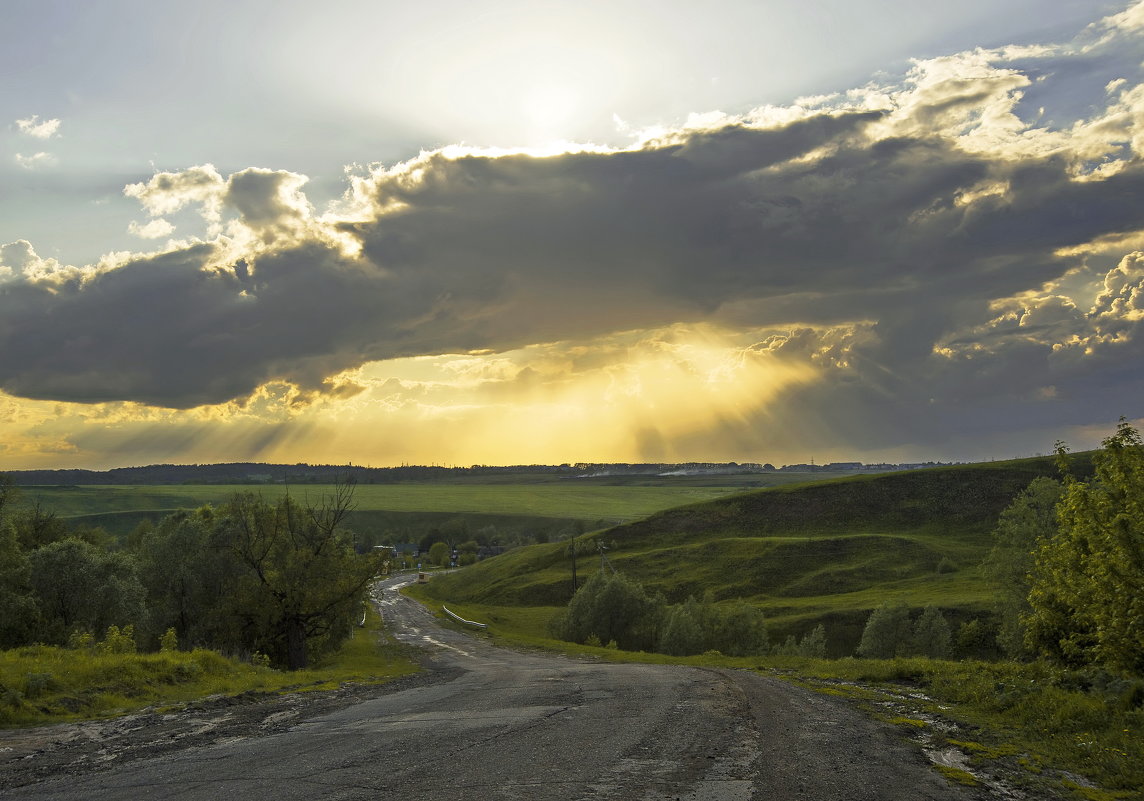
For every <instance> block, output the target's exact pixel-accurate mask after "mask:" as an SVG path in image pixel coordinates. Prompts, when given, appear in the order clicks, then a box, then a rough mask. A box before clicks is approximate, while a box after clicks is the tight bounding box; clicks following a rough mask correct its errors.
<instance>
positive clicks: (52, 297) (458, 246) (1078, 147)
mask: <svg viewBox="0 0 1144 801" xmlns="http://www.w3.org/2000/svg"><path fill="white" fill-rule="evenodd" d="M1141 8H1144V5H1142V6H1136V7H1134V8H1133V9H1130V10H1128V11H1125V12H1124V13H1123V14H1120V15H1117V16H1115V17H1110V18H1109V19H1106V20H1104V21H1102V22H1100V23H1098V24H1096V25H1094V26H1092V27H1090V28H1089V29H1088V30H1086V31H1085V32H1084V33H1083V34H1082V36H1081V37H1080V38H1078V39H1077V40H1076V41H1075V42H1071V43H1068V44H1066V45H1061V46H1041V47H1036V48H1008V49H1000V50H990V51H983V50H982V51H975V52H972V53H963V54H959V55H955V56H950V57H947V58H939V59H933V60H929V61H923V62H917V63H915V64H914V65H913V66H912V68H911V69H910V71H909V72H908V73H907V74H906V75H905V76H904V78H903V79H902V81H901V82H900V83H899V84H895V85H877V86H875V85H871V86H867V87H863V88H861V89H858V90H855V91H853V92H851V93H848V94H846V95H839V96H832V97H826V98H815V99H807V100H804V101H801V102H800V103H799V104H796V105H794V106H791V107H787V108H782V109H780V108H773V107H768V108H762V109H758V110H756V111H753V112H751V113H748V114H746V115H743V116H740V117H730V116H725V115H710V116H705V117H704V116H697V117H695V118H693V119H692V120H690V121H689V123H688V124H687V125H685V126H683V127H681V128H679V129H674V130H663V131H657V132H651V133H647V134H645V135H644V136H643V137H642V138H640V140H639V142H638V143H637V144H634V145H632V146H631V147H628V148H621V149H614V148H604V147H595V146H593V147H588V146H585V147H582V148H578V149H577V148H573V149H568V150H565V151H563V152H554V153H546V154H537V153H530V152H491V151H484V150H477V149H465V148H461V147H448V148H443V149H439V150H435V151H432V152H426V153H423V154H421V155H420V156H418V157H417V158H415V159H412V160H410V161H407V162H403V163H400V164H396V165H392V166H385V165H372V166H370V167H369V168H366V169H364V170H359V171H357V172H356V173H355V174H354V175H353V176H352V177H351V179H350V186H349V188H348V190H347V191H346V193H345V195H344V197H342V198H341V200H340V201H339V202H338V203H336V204H334V206H332V207H331V208H330V209H328V210H326V211H324V212H320V211H319V210H317V209H315V208H314V207H313V205H312V204H311V203H310V201H309V200H308V199H307V197H306V195H305V193H304V189H305V184H306V180H307V179H306V177H305V176H302V175H298V174H296V173H292V172H287V171H274V170H266V169H246V170H241V171H238V172H235V173H233V174H230V175H228V176H225V177H224V175H223V174H221V173H220V172H219V171H218V170H217V169H216V168H215V167H213V166H212V165H209V164H205V165H201V166H197V167H192V168H190V169H187V170H184V171H181V172H163V173H159V174H156V175H155V176H153V177H152V178H151V179H149V180H148V181H145V182H140V183H134V184H131V185H129V186H127V187H126V189H125V190H124V191H125V194H126V195H127V196H129V197H132V198H135V199H137V200H138V201H139V202H140V204H141V205H142V207H143V209H144V210H145V211H146V212H147V213H148V214H149V215H151V217H152V218H153V219H151V220H150V221H149V222H147V223H138V222H136V223H132V224H131V229H130V230H131V231H132V233H135V234H136V235H138V236H141V237H145V238H162V237H164V236H167V235H169V234H171V233H172V232H173V230H174V227H173V225H172V224H171V223H170V222H169V221H168V220H167V219H166V217H167V216H168V215H172V214H175V213H177V212H180V211H183V210H185V209H195V210H197V212H198V213H199V214H200V215H201V218H202V221H203V224H204V225H205V230H204V236H203V238H200V239H192V240H188V241H187V242H185V243H182V244H179V243H171V244H169V245H168V246H167V248H166V249H165V250H163V251H160V252H155V253H147V254H127V255H120V256H116V257H114V258H111V259H108V260H105V262H104V263H101V264H98V265H91V266H88V267H84V268H67V267H64V266H61V265H59V264H55V263H49V262H46V261H45V260H43V259H40V258H39V257H38V256H36V254H35V252H34V251H33V250H32V248H31V246H30V245H28V244H27V243H24V242H20V243H16V244H14V245H10V246H6V247H5V250H4V251H3V261H2V262H0V264H2V266H0V387H2V388H3V390H4V391H6V392H8V393H10V394H12V395H15V396H21V397H26V398H40V399H51V400H60V401H73V402H85V403H88V402H112V401H133V402H139V403H143V404H150V405H154V406H158V407H167V408H171V409H188V408H191V407H197V406H201V405H204V404H225V403H231V402H239V403H245V402H249V401H247V400H246V399H249V398H254V397H258V393H259V392H263V391H265V387H267V386H281V387H289V388H290V389H289V392H291V393H294V394H293V395H292V396H291V397H292V400H291V404H292V405H293V406H296V407H303V406H305V405H306V404H307V403H320V402H323V401H322V400H321V399H322V398H327V399H328V398H333V397H338V398H343V399H344V398H351V397H352V398H353V400H352V401H346V402H347V403H350V402H353V403H364V402H365V401H366V399H367V398H368V399H369V402H370V403H373V404H375V406H376V405H383V406H386V407H387V408H389V409H391V410H398V409H406V410H408V409H409V408H411V407H410V404H415V405H417V408H418V409H419V410H420V412H419V413H428V412H427V411H426V410H429V409H432V408H434V397H435V395H436V394H437V392H438V389H439V388H440V387H442V386H444V387H447V388H448V391H449V392H450V393H453V395H452V397H454V398H455V397H456V394H455V393H456V392H458V391H459V388H461V389H464V390H465V392H466V393H468V394H467V395H466V397H467V398H469V400H470V402H472V403H476V404H479V405H481V407H482V408H488V409H490V411H489V415H490V418H489V419H488V420H486V421H485V428H484V429H483V430H485V431H486V432H487V431H488V430H490V427H492V428H495V425H494V424H493V423H492V422H491V415H492V414H493V411H491V410H495V409H496V408H500V411H501V412H502V413H503V410H504V409H503V404H504V403H507V400H506V399H507V398H509V397H512V398H516V399H518V402H519V399H520V398H522V397H529V398H532V402H535V403H548V404H550V406H551V409H556V408H558V407H561V406H562V405H563V408H572V407H575V406H576V405H577V404H580V405H583V406H591V405H592V404H593V400H592V398H595V399H596V401H595V403H596V405H597V407H598V408H610V409H613V410H614V414H612V416H611V417H608V415H603V417H604V418H605V419H609V420H611V421H612V422H613V423H615V424H616V425H617V426H622V427H624V428H625V430H628V431H631V432H634V433H633V434H632V436H633V437H635V440H636V441H635V442H633V443H632V444H631V448H630V450H632V451H637V452H639V453H641V454H643V455H645V456H647V457H648V458H661V457H665V456H668V455H681V456H682V455H686V453H687V452H688V450H687V449H688V448H691V449H694V448H697V447H702V443H701V442H700V438H706V442H707V443H708V446H709V447H711V448H712V449H713V450H716V451H720V452H726V451H727V450H729V449H732V448H735V447H740V448H741V447H743V443H744V442H747V443H748V444H749V445H750V447H751V448H766V447H773V448H778V447H794V446H795V445H796V444H797V443H798V442H800V441H802V442H805V441H807V440H808V439H811V438H814V437H817V438H819V440H821V439H824V438H829V437H842V436H844V437H846V438H847V441H848V442H849V443H851V444H853V445H855V446H862V447H875V446H877V445H880V444H885V443H895V442H907V441H912V442H917V441H920V440H925V441H928V442H933V443H940V442H943V441H944V439H945V438H947V437H950V436H952V435H953V434H954V433H955V432H958V431H965V430H967V429H973V430H978V431H981V430H983V429H984V428H988V427H990V426H996V427H998V428H1003V427H1005V426H1007V425H1012V424H1013V421H1014V420H1017V419H1020V420H1023V421H1025V422H1030V421H1031V422H1032V423H1034V424H1037V425H1041V424H1043V425H1045V426H1051V425H1063V424H1069V425H1073V424H1082V423H1085V422H1088V421H1090V420H1091V419H1092V416H1093V415H1094V414H1098V415H1106V416H1108V417H1110V418H1113V419H1114V418H1115V417H1116V416H1118V415H1119V414H1122V413H1131V412H1133V411H1134V410H1133V409H1130V408H1127V406H1128V405H1129V404H1130V403H1132V402H1134V401H1133V400H1132V399H1135V398H1138V397H1140V390H1141V389H1144V379H1141V378H1140V377H1139V376H1138V375H1137V371H1136V370H1135V369H1134V367H1133V366H1134V365H1139V364H1140V363H1142V361H1141V359H1142V357H1144V338H1142V337H1141V331H1140V325H1141V320H1142V319H1144V266H1142V265H1144V255H1141V252H1140V250H1139V249H1140V248H1141V247H1144V160H1142V158H1141V156H1142V155H1144V86H1142V85H1141V83H1140V77H1141V75H1140V67H1139V64H1140V61H1141V59H1140V57H1139V56H1140V54H1141V48H1140V42H1139V41H1138V40H1139V30H1140V29H1141V28H1142V27H1144V16H1142V14H1144V12H1141V11H1140V9H1141ZM1058 77H1060V79H1061V80H1062V81H1063V82H1064V84H1065V85H1066V88H1069V91H1070V92H1071V91H1072V89H1073V88H1077V87H1082V86H1083V87H1086V92H1085V93H1084V96H1085V97H1086V98H1087V99H1086V102H1085V106H1084V113H1083V114H1079V115H1078V114H1077V113H1076V108H1077V105H1076V103H1074V102H1073V101H1072V100H1070V99H1069V98H1067V97H1064V95H1068V94H1069V92H1064V93H1063V95H1061V96H1060V98H1058V99H1059V107H1057V108H1056V110H1055V111H1054V110H1053V109H1052V108H1050V110H1049V111H1048V112H1046V111H1045V110H1044V109H1045V108H1046V107H1049V106H1050V103H1049V101H1048V99H1046V98H1048V95H1049V94H1050V93H1049V89H1050V88H1051V86H1052V84H1053V82H1054V80H1056V79H1057V78H1058ZM1082 77H1083V81H1082V80H1081V78H1082ZM1094 85H1095V86H1096V87H1097V88H1098V90H1099V91H1098V92H1097V93H1095V94H1093V93H1091V92H1089V91H1087V90H1088V89H1091V87H1092V86H1094ZM1077 91H1079V89H1077ZM1034 101H1035V102H1036V103H1037V105H1036V106H1033V105H1032V103H1033V102H1034ZM1050 114H1058V115H1059V116H1058V117H1057V120H1058V121H1057V122H1054V121H1053V119H1052V118H1050V116H1049V115H1050ZM23 122H28V125H29V127H36V126H38V127H36V129H37V130H38V129H39V128H42V127H43V126H45V125H48V123H47V122H44V123H36V118H32V119H31V120H28V121H21V124H22V123H23ZM50 122H56V121H50ZM54 130H55V129H54V128H53V129H52V131H53V132H54ZM29 132H30V131H29ZM37 135H39V134H37ZM49 135H50V134H49ZM182 230H184V228H183V225H182V223H180V231H182ZM673 326H682V329H676V328H673ZM665 330H686V331H688V332H690V333H689V336H691V337H696V336H699V335H698V334H696V332H702V331H706V332H708V334H707V335H708V336H710V337H714V338H715V339H717V340H718V341H719V343H720V344H719V346H718V347H713V346H712V347H707V348H702V347H701V348H699V350H695V348H696V347H697V346H696V344H695V341H694V340H693V339H686V340H680V341H672V340H671V338H670V337H664V336H660V335H658V334H656V335H652V334H651V333H650V332H655V331H661V332H662V331H665ZM622 332H629V335H630V336H633V337H636V339H637V340H638V341H639V342H640V343H642V344H640V346H639V348H635V346H632V345H629V346H628V347H627V349H621V350H616V349H615V348H614V341H615V340H612V339H610V338H613V337H618V336H620V335H621V333H622ZM630 332H635V333H630ZM640 332H643V333H640ZM712 332H715V333H712ZM607 342H613V345H606V344H605V343H607ZM542 343H549V344H548V345H545V346H543V347H547V348H549V349H550V350H548V351H546V355H545V356H544V358H541V357H540V356H538V355H537V352H535V351H531V352H530V351H527V349H529V348H540V347H542ZM576 343H580V344H579V345H577V344H576ZM586 343H591V344H586ZM649 343H656V344H654V345H652V344H649ZM577 347H579V348H581V350H580V351H579V352H577V351H576V348H577ZM522 349H524V350H522ZM689 349H690V350H689ZM621 351H622V352H621ZM652 351H654V352H655V353H656V354H659V355H657V356H652V355H649V354H650V353H651V352H652ZM468 352H471V353H472V355H471V356H469V357H463V356H455V357H452V358H451V360H450V361H449V364H450V367H449V368H448V370H447V371H446V372H447V373H448V374H449V375H451V376H452V379H451V380H448V381H446V380H444V379H442V380H439V381H438V382H437V383H436V384H434V383H433V382H418V381H401V382H398V383H396V384H394V383H389V382H386V381H382V382H375V381H371V380H367V379H366V378H363V377H362V376H356V377H355V374H354V371H356V370H358V369H359V368H362V366H363V365H370V364H375V363H378V362H385V361H386V360H395V359H404V358H412V357H421V356H428V355H434V354H465V353H468ZM509 352H516V353H518V354H520V353H524V352H529V353H531V356H529V357H528V358H525V357H524V356H519V355H518V356H516V357H513V358H511V359H508V358H507V357H505V356H504V354H506V353H509ZM557 352H558V353H559V354H560V358H559V359H555V354H556V353H557ZM637 352H638V358H637ZM697 354H699V355H697ZM715 354H719V355H715ZM593 360H595V361H596V364H597V365H599V366H596V367H593V366H590V364H591V363H592V362H593ZM554 364H555V365H558V366H557V367H553V366H552V365H554ZM619 365H626V367H622V368H621V367H620V366H619ZM685 376H686V377H688V378H687V380H688V381H690V382H691V383H690V384H688V386H691V387H704V388H706V389H703V390H702V391H700V390H696V392H697V393H698V394H697V396H696V397H695V398H685V393H680V392H679V389H680V387H682V386H684V383H683V378H684V377H685ZM719 376H724V378H725V379H726V380H724V379H720V378H719ZM604 379H606V380H604ZM435 387H437V389H435ZM260 388H261V389H260ZM619 388H626V389H622V390H621V389H619ZM708 389H709V390H710V391H707V390H708ZM622 392H628V393H636V392H639V393H642V394H643V396H644V397H645V398H646V397H651V396H655V395H660V396H662V397H671V398H673V403H674V404H675V405H676V407H677V409H676V412H679V413H678V414H677V415H676V416H675V417H673V418H672V420H673V421H676V422H665V421H666V418H664V421H661V422H659V423H658V424H657V423H656V422H655V421H641V419H640V417H641V415H640V414H638V413H634V412H633V411H632V408H633V407H627V406H623V407H622V406H621V405H619V404H614V403H612V400H614V398H615V397H616V394H615V393H621V394H622ZM609 393H612V394H609ZM545 398H547V400H544V399H545ZM693 401H694V402H693ZM498 404H501V406H500V407H498ZM683 407H687V408H686V409H685V410H684V411H687V414H683V413H682V412H680V409H681V408H683ZM704 410H706V411H704ZM552 414H553V415H557V416H559V415H558V413H557V412H555V411H552ZM502 416H503V414H502ZM542 417H543V416H542ZM550 417H551V415H549V418H550ZM549 418H544V419H549ZM684 418H686V419H690V420H692V421H696V420H698V421H701V422H702V425H700V424H686V425H685V424H682V423H678V421H679V420H682V419H684ZM985 418H988V420H989V422H984V420H985ZM518 419H519V418H518ZM188 425H190V424H188ZM267 425H270V424H269V423H267ZM516 425H517V427H518V428H519V424H516ZM194 430H198V429H194ZM274 430H277V429H274ZM536 436H542V435H541V434H539V433H537V435H536ZM256 439H257V438H256ZM271 439H273V438H271ZM259 447H262V446H259Z"/></svg>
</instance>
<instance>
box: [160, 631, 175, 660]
mask: <svg viewBox="0 0 1144 801" xmlns="http://www.w3.org/2000/svg"><path fill="white" fill-rule="evenodd" d="M177 650H179V635H178V633H177V632H176V631H175V628H174V626H172V627H171V628H169V629H167V630H166V631H165V632H163V636H162V637H160V638H159V652H160V653H164V654H166V653H171V652H173V651H177Z"/></svg>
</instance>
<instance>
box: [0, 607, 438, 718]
mask: <svg viewBox="0 0 1144 801" xmlns="http://www.w3.org/2000/svg"><path fill="white" fill-rule="evenodd" d="M417 670H418V668H417V665H416V664H414V662H413V661H412V660H411V658H410V656H409V654H408V651H407V649H406V647H405V646H403V645H401V644H399V643H397V642H396V641H394V640H393V639H392V638H390V637H389V635H388V634H386V633H385V632H384V630H383V629H382V626H381V619H380V617H379V616H378V615H377V613H376V611H374V610H372V609H371V610H370V612H369V614H368V615H367V619H366V626H365V627H364V628H357V629H355V630H354V633H353V636H352V637H351V638H350V639H349V640H347V641H346V642H345V644H344V645H343V646H342V648H341V649H340V650H339V651H338V652H337V653H335V654H332V655H330V657H329V658H327V659H326V660H324V661H323V662H320V663H319V664H317V665H315V666H314V667H313V668H311V669H308V670H299V671H295V672H293V673H291V672H287V671H280V670H274V669H272V668H269V667H260V666H257V665H252V664H250V663H249V662H244V661H240V660H237V659H230V658H227V657H224V656H223V655H221V654H219V653H217V652H215V651H207V650H195V651H189V652H187V651H174V652H164V653H142V654H107V653H100V652H99V651H98V650H97V649H83V650H73V649H68V648H57V647H54V646H45V645H35V646H28V647H24V648H16V649H12V650H9V651H0V727H11V726H26V725H32V724H38V723H53V722H59V721H66V720H85V719H91V718H100V717H114V716H116V715H121V714H126V713H128V712H132V711H135V710H139V709H143V708H145V707H160V708H167V709H177V708H179V707H181V706H182V705H184V704H186V703H187V702H192V701H195V700H198V699H201V698H204V697H207V696H214V695H240V694H243V693H283V692H300V691H312V690H326V689H334V688H336V687H338V686H341V685H342V684H345V683H360V684H382V683H385V682H387V681H392V680H393V679H396V678H400V677H401V676H405V675H408V674H410V673H415V672H416V671H417Z"/></svg>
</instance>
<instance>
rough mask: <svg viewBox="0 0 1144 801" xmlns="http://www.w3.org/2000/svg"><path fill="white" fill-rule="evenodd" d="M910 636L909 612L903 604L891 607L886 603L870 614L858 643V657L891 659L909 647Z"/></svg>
mask: <svg viewBox="0 0 1144 801" xmlns="http://www.w3.org/2000/svg"><path fill="white" fill-rule="evenodd" d="M911 634H912V631H911V628H910V612H909V610H908V609H907V608H906V606H905V604H900V603H899V604H893V605H891V604H890V603H889V602H888V601H887V602H886V603H884V604H882V605H881V606H879V607H878V608H877V609H875V610H874V611H873V612H871V613H870V618H869V619H868V620H867V621H866V628H865V629H863V630H862V639H861V640H860V641H859V643H858V656H861V657H865V658H866V659H892V658H893V657H895V656H899V655H900V652H904V651H905V650H906V649H907V648H908V647H909V642H910V637H911Z"/></svg>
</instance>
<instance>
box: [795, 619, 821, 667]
mask: <svg viewBox="0 0 1144 801" xmlns="http://www.w3.org/2000/svg"><path fill="white" fill-rule="evenodd" d="M798 655H799V656H809V657H813V658H814V659H824V658H826V627H825V626H823V625H822V624H821V623H819V624H818V625H817V626H815V627H814V628H813V629H811V631H810V632H809V633H808V634H806V635H805V636H804V637H803V638H802V640H800V641H799V643H798Z"/></svg>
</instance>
